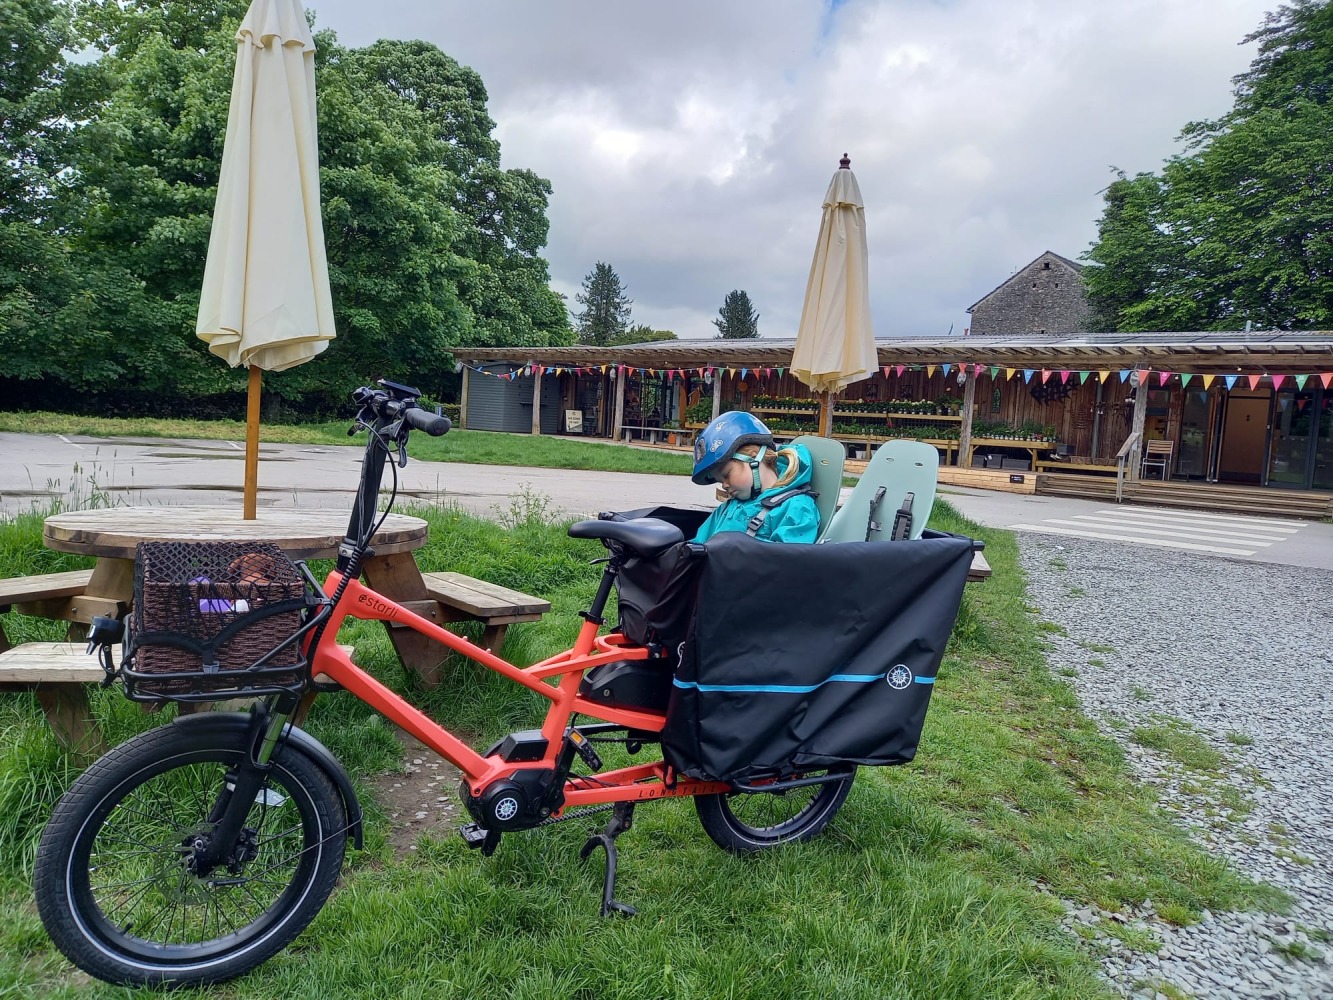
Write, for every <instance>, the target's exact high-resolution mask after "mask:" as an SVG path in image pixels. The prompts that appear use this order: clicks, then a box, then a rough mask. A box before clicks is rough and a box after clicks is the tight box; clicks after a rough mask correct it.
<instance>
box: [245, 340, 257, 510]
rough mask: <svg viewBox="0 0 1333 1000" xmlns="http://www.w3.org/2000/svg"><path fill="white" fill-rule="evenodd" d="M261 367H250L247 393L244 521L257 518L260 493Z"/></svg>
mask: <svg viewBox="0 0 1333 1000" xmlns="http://www.w3.org/2000/svg"><path fill="white" fill-rule="evenodd" d="M259 387H260V376H259V366H258V365H251V366H250V383H249V385H248V386H247V388H246V392H245V513H244V519H245V520H247V521H253V520H255V518H256V516H257V515H256V513H255V506H256V501H257V500H258V496H257V494H258V493H259Z"/></svg>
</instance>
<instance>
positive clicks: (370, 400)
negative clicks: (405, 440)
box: [349, 380, 453, 437]
mask: <svg viewBox="0 0 1333 1000" xmlns="http://www.w3.org/2000/svg"><path fill="white" fill-rule="evenodd" d="M379 384H380V385H382V386H384V388H383V389H371V388H370V387H368V386H364V385H363V386H361V387H360V388H359V389H357V390H356V391H355V392H353V393H352V399H353V400H355V401H356V403H357V405H358V406H361V407H363V408H364V409H367V410H369V411H370V412H371V413H373V414H374V415H375V416H376V417H378V418H380V419H381V420H386V421H390V422H392V421H394V420H401V421H402V422H403V423H404V424H406V425H407V426H408V427H411V428H413V429H415V430H419V431H425V432H426V433H427V434H429V435H431V437H440V436H441V435H442V434H447V433H448V432H449V428H450V427H452V426H453V425H452V424H451V423H450V422H449V418H448V417H440V416H436V415H435V414H433V413H427V412H426V411H425V410H423V409H421V407H419V406H417V403H416V400H417V397H418V396H419V395H421V393H419V392H418V391H417V390H416V389H413V388H411V387H410V386H405V385H399V384H398V383H396V382H389V381H385V380H381V381H380V383H379ZM349 433H350V432H349Z"/></svg>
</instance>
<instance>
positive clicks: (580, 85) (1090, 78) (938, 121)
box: [311, 0, 1272, 336]
mask: <svg viewBox="0 0 1333 1000" xmlns="http://www.w3.org/2000/svg"><path fill="white" fill-rule="evenodd" d="M1271 5H1272V4H1271V0H1174V2H1172V3H1169V4H1164V3H1160V2H1153V0H1118V2H1113V0H1086V2H1083V3H1076V4H1055V3H1051V2H1050V0H1004V2H1003V3H1000V2H996V0H950V2H934V3H927V2H922V0H850V2H846V3H840V4H836V5H834V7H833V8H829V7H826V6H824V5H821V4H818V3H813V2H804V0H764V2H762V3H761V2H758V0H755V2H740V0H677V2H674V3H672V4H657V3H651V4H650V3H630V2H612V0H606V2H577V3H573V2H564V3H559V4H556V3H549V2H540V0H525V2H516V0H515V2H499V3H486V4H477V3H462V2H457V0H445V2H439V0H431V2H426V0H398V2H396V3H393V4H379V5H368V4H364V3H362V2H354V0H322V2H316V0H311V6H313V7H314V8H315V9H316V13H317V18H318V23H319V24H320V25H321V26H322V27H330V28H333V29H334V30H335V31H336V32H337V33H338V35H339V37H340V39H341V40H342V41H343V42H344V43H346V44H350V45H362V44H366V43H368V42H370V41H372V40H374V39H375V38H380V37H392V38H425V39H427V40H429V41H432V42H434V43H435V44H437V45H439V46H440V47H441V48H442V49H444V51H446V52H448V53H449V54H450V55H452V56H454V57H455V58H456V59H458V60H459V61H460V62H463V63H465V64H467V65H470V66H472V67H473V68H474V69H476V70H477V71H478V72H479V73H480V74H481V76H482V79H483V80H484V81H485V82H486V86H487V89H488V91H489V93H490V98H491V106H490V110H491V116H492V117H493V118H494V119H495V120H496V122H497V123H498V128H497V135H498V137H499V139H500V141H501V144H502V148H503V155H504V162H505V165H506V166H525V167H530V168H532V169H533V170H536V171H537V172H538V173H540V174H542V175H543V176H545V177H549V178H551V181H552V183H553V185H554V187H555V194H554V197H553V199H552V202H551V209H550V218H551V242H550V246H549V247H548V252H547V255H548V258H549V259H550V261H551V270H552V275H553V278H554V284H555V287H557V288H558V289H559V290H561V291H564V292H566V293H567V294H570V295H571V298H572V294H573V292H575V291H576V290H577V289H578V286H579V284H580V282H581V281H582V278H583V275H584V274H586V273H587V272H588V271H589V270H590V269H591V267H592V265H593V263H594V262H595V261H597V260H605V261H607V262H609V263H611V264H612V265H613V266H614V267H615V268H616V270H617V271H618V272H619V273H620V275H621V277H622V278H623V279H624V281H625V283H626V285H627V287H628V290H629V294H630V295H631V297H632V298H633V299H634V300H635V305H634V319H635V321H636V322H644V323H649V324H651V325H653V326H657V327H664V328H668V329H673V330H675V331H676V332H677V333H679V334H680V335H681V336H711V335H712V334H713V332H714V330H713V327H712V326H711V323H710V320H711V318H712V317H713V316H714V315H716V311H717V307H718V306H719V305H720V304H721V302H722V298H723V296H724V295H725V294H726V292H727V291H729V290H730V289H732V288H744V289H746V290H747V291H748V292H749V293H750V296H751V298H752V299H753V300H754V302H755V304H756V306H757V308H758V309H759V312H760V314H761V320H760V329H761V331H762V332H763V333H765V334H766V335H768V336H790V335H793V334H794V332H795V328H796V324H797V321H798V319H799V317H800V309H801V300H802V297H803V295H804V291H805V281H806V275H807V272H808V270H809V266H810V256H811V253H812V252H813V249H814V242H815V235H816V233H817V232H818V229H819V211H820V200H821V198H822V196H823V193H824V189H825V187H826V186H827V184H828V179H829V176H830V175H831V173H832V171H833V170H834V169H835V168H836V167H837V160H838V157H839V156H840V155H841V154H842V153H843V152H844V151H846V152H849V153H850V154H851V155H852V166H853V169H854V170H855V172H856V174H857V178H858V180H859V182H860V186H861V191H862V193H863V195H864V196H865V200H866V228H867V232H868V234H869V242H870V253H871V260H870V278H871V285H872V288H873V292H872V303H871V304H872V311H873V314H874V319H875V328H876V332H877V333H878V334H879V335H881V336H892V335H898V334H914V333H928V334H942V333H944V332H945V331H946V330H947V329H948V328H949V325H950V324H953V325H954V327H955V332H959V331H961V330H962V328H963V327H964V326H965V325H966V323H967V316H966V314H965V312H964V310H965V309H966V308H967V306H968V305H970V304H971V303H972V302H974V301H976V300H977V299H979V298H981V296H982V295H984V294H985V293H986V292H988V291H989V290H990V289H991V288H992V287H994V286H995V285H997V284H998V283H999V282H1001V281H1002V280H1004V279H1005V278H1007V277H1008V276H1009V274H1010V273H1012V271H1013V270H1014V269H1015V268H1017V267H1019V266H1020V265H1022V264H1024V263H1026V262H1027V261H1029V260H1031V259H1032V258H1033V257H1035V256H1037V254H1039V253H1040V252H1041V251H1043V250H1046V249H1051V250H1054V251H1056V252H1057V253H1061V254H1064V255H1066V256H1070V257H1077V256H1078V255H1079V254H1080V253H1082V252H1083V251H1084V250H1085V249H1086V248H1087V246H1088V244H1089V242H1090V241H1091V240H1092V239H1093V237H1094V236H1095V235H1096V219H1097V217H1098V215H1099V213H1100V210H1101V202H1100V196H1099V194H1098V192H1099V191H1100V190H1101V189H1102V188H1104V187H1105V186H1106V184H1107V183H1109V181H1110V180H1111V173H1110V170H1109V168H1110V166H1112V165H1114V166H1117V167H1120V168H1122V169H1124V170H1126V171H1129V172H1131V173H1133V172H1137V171H1140V170H1153V169H1157V168H1158V167H1159V166H1160V164H1161V162H1162V160H1163V159H1165V158H1166V157H1168V156H1170V155H1172V154H1173V153H1174V152H1176V151H1178V146H1177V145H1176V142H1175V137H1176V135H1177V134H1178V132H1179V130H1180V128H1181V127H1182V126H1183V125H1184V124H1185V123H1186V122H1188V121H1191V120H1197V119H1202V118H1210V117H1216V116H1218V115H1220V114H1222V113H1223V112H1225V111H1226V110H1227V108H1229V107H1230V103H1231V83H1230V79H1231V77H1232V76H1233V75H1235V74H1236V73H1238V72H1240V71H1242V70H1243V69H1244V68H1245V67H1246V66H1247V65H1248V62H1249V60H1250V58H1252V55H1253V50H1252V47H1240V46H1238V45H1237V43H1238V42H1239V41H1240V39H1241V38H1242V37H1243V36H1244V35H1246V34H1248V33H1249V32H1250V31H1251V30H1253V29H1254V28H1255V27H1257V26H1258V25H1259V23H1260V22H1261V21H1262V19H1263V13H1264V10H1265V9H1266V8H1267V7H1269V6H1271Z"/></svg>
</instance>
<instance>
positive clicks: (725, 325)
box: [713, 290, 759, 340]
mask: <svg viewBox="0 0 1333 1000" xmlns="http://www.w3.org/2000/svg"><path fill="white" fill-rule="evenodd" d="M713 325H714V326H715V327H717V337H718V339H719V340H752V339H754V338H755V337H758V336H759V314H758V313H757V312H755V311H754V305H753V304H752V303H751V302H750V296H748V295H746V294H745V292H743V291H739V290H733V291H730V292H728V293H727V297H726V299H724V300H723V302H722V308H720V309H719V310H718V311H717V319H715V320H713Z"/></svg>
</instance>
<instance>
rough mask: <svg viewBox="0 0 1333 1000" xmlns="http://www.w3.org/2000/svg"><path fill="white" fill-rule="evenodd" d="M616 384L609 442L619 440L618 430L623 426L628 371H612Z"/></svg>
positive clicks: (617, 369) (618, 369)
mask: <svg viewBox="0 0 1333 1000" xmlns="http://www.w3.org/2000/svg"><path fill="white" fill-rule="evenodd" d="M613 371H614V373H615V376H616V378H615V382H616V410H615V413H614V415H613V416H612V420H611V440H612V441H619V440H620V428H621V427H623V426H624V425H625V383H626V382H627V381H628V380H629V369H620V368H616V369H613Z"/></svg>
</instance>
